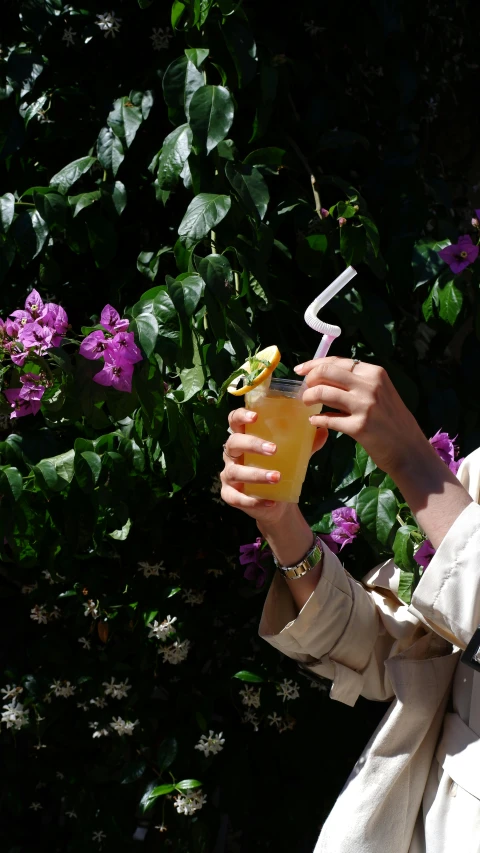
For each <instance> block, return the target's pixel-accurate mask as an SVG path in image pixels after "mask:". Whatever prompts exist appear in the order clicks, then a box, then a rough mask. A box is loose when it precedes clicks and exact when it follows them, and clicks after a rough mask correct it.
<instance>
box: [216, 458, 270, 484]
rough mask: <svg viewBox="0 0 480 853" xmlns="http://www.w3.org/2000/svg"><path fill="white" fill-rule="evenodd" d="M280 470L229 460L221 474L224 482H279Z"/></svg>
mask: <svg viewBox="0 0 480 853" xmlns="http://www.w3.org/2000/svg"><path fill="white" fill-rule="evenodd" d="M280 478H281V475H280V471H270V470H268V469H265V468H254V467H253V466H251V465H237V464H236V463H235V462H230V461H229V462H227V464H226V465H225V468H224V469H223V471H222V473H221V474H220V479H221V480H222V482H223V483H228V484H232V483H279V482H280Z"/></svg>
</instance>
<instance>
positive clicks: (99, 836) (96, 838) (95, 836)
mask: <svg viewBox="0 0 480 853" xmlns="http://www.w3.org/2000/svg"><path fill="white" fill-rule="evenodd" d="M97 18H98V15H97ZM106 837H107V836H106V835H105V833H104V831H103V829H97V831H96V832H94V833H93V835H92V841H98V843H99V844H101V843H102V841H103V839H104V838H106Z"/></svg>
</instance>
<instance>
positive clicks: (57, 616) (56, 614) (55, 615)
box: [48, 604, 62, 622]
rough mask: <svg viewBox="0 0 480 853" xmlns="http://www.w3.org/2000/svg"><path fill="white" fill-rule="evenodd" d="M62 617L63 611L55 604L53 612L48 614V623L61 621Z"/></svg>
mask: <svg viewBox="0 0 480 853" xmlns="http://www.w3.org/2000/svg"><path fill="white" fill-rule="evenodd" d="M61 615H62V611H61V610H60V608H59V607H57V605H56V604H55V605H54V607H53V610H52V611H51V612H50V613H49V614H48V621H49V622H51V621H52V619H60V617H61Z"/></svg>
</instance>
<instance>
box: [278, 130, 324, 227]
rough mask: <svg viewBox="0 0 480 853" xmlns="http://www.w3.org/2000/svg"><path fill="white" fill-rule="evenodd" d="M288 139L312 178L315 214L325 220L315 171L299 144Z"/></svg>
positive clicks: (290, 138) (289, 137)
mask: <svg viewBox="0 0 480 853" xmlns="http://www.w3.org/2000/svg"><path fill="white" fill-rule="evenodd" d="M287 139H288V141H289V143H290V145H291V146H292V148H293V150H294V151H295V154H296V155H297V157H298V159H299V160H300V161H301V162H302V163H303V165H304V166H305V170H306V172H307V173H308V175H309V177H310V183H311V185H312V192H313V198H314V201H315V213H317V214H318V216H319V217H320V219H323V216H322V203H321V200H320V193H319V191H318V189H317V181H316V178H315V175H314V174H313V171H312V169H311V167H310V163H309V162H308V160H307V158H306V157H305V154H304V153H303V151H301V150H300V148H299V147H298V145H297V143H296V142H295V141H294V140H293V139H292V137H291V136H288V137H287ZM320 171H321V170H320Z"/></svg>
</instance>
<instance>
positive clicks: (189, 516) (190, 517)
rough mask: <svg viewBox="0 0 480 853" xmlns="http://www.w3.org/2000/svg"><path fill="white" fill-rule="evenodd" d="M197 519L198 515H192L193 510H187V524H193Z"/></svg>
mask: <svg viewBox="0 0 480 853" xmlns="http://www.w3.org/2000/svg"><path fill="white" fill-rule="evenodd" d="M196 520H197V516H196V515H192V513H191V512H187V514H186V516H185V521H186V522H187V524H193V523H194V522H195V521H196Z"/></svg>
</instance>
